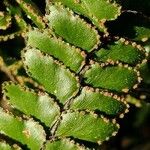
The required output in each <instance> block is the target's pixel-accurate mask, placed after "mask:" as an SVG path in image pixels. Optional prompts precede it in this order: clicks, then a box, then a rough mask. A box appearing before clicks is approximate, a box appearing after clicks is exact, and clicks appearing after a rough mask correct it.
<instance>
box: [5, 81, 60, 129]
mask: <svg viewBox="0 0 150 150" xmlns="http://www.w3.org/2000/svg"><path fill="white" fill-rule="evenodd" d="M3 90H4V96H5V97H6V98H7V99H9V100H8V101H9V103H10V104H11V105H12V106H13V107H14V108H16V109H18V110H20V111H21V112H23V113H25V114H26V115H32V116H34V117H36V118H37V119H39V120H41V121H42V122H44V123H45V124H46V125H47V126H50V127H51V126H52V125H53V123H54V121H56V120H57V119H58V116H59V114H60V109H59V107H58V106H57V104H56V103H54V102H53V99H52V98H51V97H49V96H48V95H47V94H46V93H42V92H39V93H38V94H37V93H35V91H33V90H31V89H28V88H27V87H21V86H20V85H15V84H13V83H5V84H4V86H3ZM33 106H34V108H33Z"/></svg>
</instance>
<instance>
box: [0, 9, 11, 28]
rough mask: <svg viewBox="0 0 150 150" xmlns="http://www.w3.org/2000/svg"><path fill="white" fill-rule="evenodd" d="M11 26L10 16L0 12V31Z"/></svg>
mask: <svg viewBox="0 0 150 150" xmlns="http://www.w3.org/2000/svg"><path fill="white" fill-rule="evenodd" d="M10 24H11V16H10V15H9V14H6V13H4V12H0V29H1V30H6V29H7V28H8V27H9V26H10Z"/></svg>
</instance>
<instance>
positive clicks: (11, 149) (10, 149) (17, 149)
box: [0, 141, 22, 150]
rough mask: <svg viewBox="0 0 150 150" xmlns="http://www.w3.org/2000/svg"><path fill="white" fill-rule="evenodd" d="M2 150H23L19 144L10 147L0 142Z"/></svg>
mask: <svg viewBox="0 0 150 150" xmlns="http://www.w3.org/2000/svg"><path fill="white" fill-rule="evenodd" d="M0 150H22V149H21V148H20V147H19V146H18V145H17V144H13V145H11V146H10V145H9V144H8V143H6V141H0Z"/></svg>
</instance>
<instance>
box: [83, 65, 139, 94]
mask: <svg viewBox="0 0 150 150" xmlns="http://www.w3.org/2000/svg"><path fill="white" fill-rule="evenodd" d="M102 65H103V64H102ZM121 65H122V64H120V65H118V66H116V65H115V66H104V67H102V66H101V65H99V64H98V63H95V64H92V65H91V68H90V69H89V70H87V71H86V72H85V74H84V78H85V80H84V81H85V83H87V84H90V85H92V86H93V87H99V88H104V89H109V90H114V91H117V92H122V91H124V92H128V90H130V89H131V88H132V87H133V86H135V85H136V84H137V83H138V75H137V72H136V71H134V70H133V69H132V68H130V67H129V68H128V67H127V68H126V67H124V66H121Z"/></svg>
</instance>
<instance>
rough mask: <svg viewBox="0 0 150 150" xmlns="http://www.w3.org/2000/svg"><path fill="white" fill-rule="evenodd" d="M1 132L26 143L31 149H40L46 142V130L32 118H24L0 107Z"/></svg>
mask: <svg viewBox="0 0 150 150" xmlns="http://www.w3.org/2000/svg"><path fill="white" fill-rule="evenodd" d="M0 133H2V134H4V135H6V136H9V137H10V138H12V139H15V140H17V141H19V142H21V143H22V144H26V145H27V146H28V148H30V149H36V150H40V148H41V147H42V145H43V143H44V142H45V140H46V139H45V138H46V137H45V132H44V130H43V128H42V126H40V125H39V124H38V123H37V122H35V121H33V120H32V119H28V120H22V119H21V118H15V117H14V116H13V115H10V114H8V113H6V112H5V111H4V110H3V109H2V108H0Z"/></svg>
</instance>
